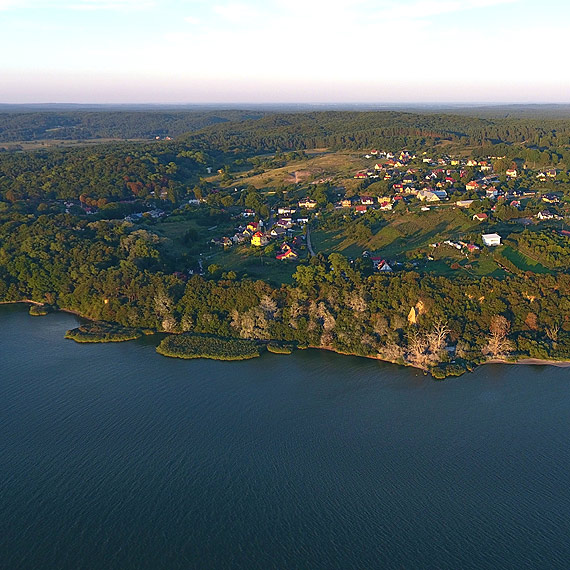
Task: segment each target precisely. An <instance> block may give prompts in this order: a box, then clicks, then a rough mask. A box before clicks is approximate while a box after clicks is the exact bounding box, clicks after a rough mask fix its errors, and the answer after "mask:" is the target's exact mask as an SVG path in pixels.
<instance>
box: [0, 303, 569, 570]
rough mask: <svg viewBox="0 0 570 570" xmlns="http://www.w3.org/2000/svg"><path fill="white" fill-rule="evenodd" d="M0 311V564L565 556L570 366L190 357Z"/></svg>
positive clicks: (402, 562) (286, 565) (313, 564)
mask: <svg viewBox="0 0 570 570" xmlns="http://www.w3.org/2000/svg"><path fill="white" fill-rule="evenodd" d="M76 323H77V319H76V318H75V317H74V316H72V315H66V314H55V315H49V316H47V317H30V316H28V314H27V311H26V309H25V308H23V307H16V306H3V307H0V482H1V485H0V530H1V532H0V566H1V567H2V568H6V569H9V570H12V569H22V570H43V569H49V570H57V569H66V570H67V569H70V570H89V569H101V570H113V569H117V570H130V569H133V570H135V569H136V570H146V569H148V570H157V569H168V570H176V569H193V568H199V569H221V568H231V569H234V568H236V569H241V568H243V569H263V570H266V569H273V568H279V569H297V568H298V569H309V568H318V569H327V570H328V569H334V568H339V569H347V568H359V569H360V568H362V569H373V568H404V569H414V568H418V569H426V568H433V569H444V568H445V569H446V568H450V569H454V570H456V569H460V568H461V569H462V568H478V569H479V568H492V569H497V568H513V569H521V568H532V569H541V568H544V569H547V568H548V569H551V568H564V569H566V568H568V567H569V566H570V541H569V540H568V537H569V536H570V484H569V482H570V441H569V440H570V435H569V434H570V429H569V428H570V373H569V371H568V370H564V369H555V368H551V367H522V366H517V367H514V366H512V367H507V366H488V367H483V368H480V369H479V370H477V371H476V372H475V373H474V374H470V375H467V376H463V377H462V378H460V379H453V380H448V381H446V382H434V381H432V380H430V379H429V378H426V377H424V376H423V375H422V374H419V373H417V372H415V371H411V370H406V369H401V368H398V367H396V366H392V365H387V364H382V363H377V362H374V361H369V360H366V359H358V358H351V357H343V356H338V355H334V354H330V353H323V352H318V351H303V352H299V353H297V354H295V355H293V356H289V357H287V356H280V355H270V354H267V355H265V356H263V357H262V358H260V359H256V360H252V361H247V362H242V363H222V362H212V361H182V360H173V359H167V358H163V357H161V356H159V355H157V354H156V353H155V352H154V346H153V342H152V340H151V339H144V340H141V341H135V342H129V343H120V344H106V345H103V344H98V345H78V344H76V343H74V342H72V341H67V340H64V338H63V334H64V332H65V330H66V329H68V328H71V327H73V326H76Z"/></svg>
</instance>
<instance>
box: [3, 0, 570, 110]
mask: <svg viewBox="0 0 570 570" xmlns="http://www.w3.org/2000/svg"><path fill="white" fill-rule="evenodd" d="M569 32H570V2H567V1H566V0H542V1H536V0H402V1H399V2H396V1H387V0H375V1H371V0H343V1H340V0H265V1H261V0H242V1H235V2H234V1H232V0H229V1H224V0H208V1H206V0H0V102H4V103H29V102H36V103H39V102H81V103H127V102H136V103H143V102H150V103H153V102H154V103H159V102H162V103H173V102H179V103H187V102H211V103H218V102H238V103H241V102H377V103H382V102H479V101H480V102H502V101H508V102H570V74H568V72H567V70H566V63H567V56H568V52H569V49H568V35H569Z"/></svg>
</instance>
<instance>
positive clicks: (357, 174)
mask: <svg viewBox="0 0 570 570" xmlns="http://www.w3.org/2000/svg"><path fill="white" fill-rule="evenodd" d="M354 178H367V176H366V172H357V173H356V174H355V175H354ZM299 207H300V208H303V207H304V206H301V202H299Z"/></svg>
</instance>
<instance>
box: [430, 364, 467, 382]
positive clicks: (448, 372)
mask: <svg viewBox="0 0 570 570" xmlns="http://www.w3.org/2000/svg"><path fill="white" fill-rule="evenodd" d="M430 372H431V375H432V376H433V378H434V379H435V380H444V379H445V378H448V377H449V376H461V375H462V374H464V373H465V372H467V368H466V367H465V366H462V365H461V364H439V365H438V366H434V367H433V368H432V369H431V370H430Z"/></svg>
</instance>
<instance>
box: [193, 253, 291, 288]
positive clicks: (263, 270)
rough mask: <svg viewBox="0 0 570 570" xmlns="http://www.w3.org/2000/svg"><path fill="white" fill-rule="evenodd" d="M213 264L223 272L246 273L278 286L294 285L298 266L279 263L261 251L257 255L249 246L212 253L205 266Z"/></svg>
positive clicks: (284, 262)
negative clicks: (284, 284) (294, 276)
mask: <svg viewBox="0 0 570 570" xmlns="http://www.w3.org/2000/svg"><path fill="white" fill-rule="evenodd" d="M301 258H302V256H301ZM213 263H215V264H217V265H219V266H220V267H222V269H223V271H235V272H236V273H246V274H247V275H248V276H249V277H253V278H255V279H263V280H264V281H269V282H270V283H273V284H276V285H279V284H281V283H293V273H295V270H296V269H297V265H298V264H297V263H296V262H291V261H279V260H277V259H275V257H274V256H272V257H268V256H264V255H261V250H259V252H258V253H257V255H256V252H255V250H253V251H252V250H251V249H250V246H249V245H247V246H240V247H234V248H231V249H227V250H223V249H218V250H217V251H212V252H211V253H210V254H208V255H206V256H205V263H204V265H205V266H206V267H207V266H208V265H211V264H213Z"/></svg>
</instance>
